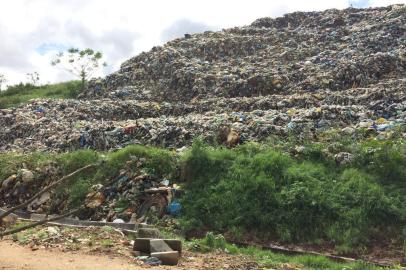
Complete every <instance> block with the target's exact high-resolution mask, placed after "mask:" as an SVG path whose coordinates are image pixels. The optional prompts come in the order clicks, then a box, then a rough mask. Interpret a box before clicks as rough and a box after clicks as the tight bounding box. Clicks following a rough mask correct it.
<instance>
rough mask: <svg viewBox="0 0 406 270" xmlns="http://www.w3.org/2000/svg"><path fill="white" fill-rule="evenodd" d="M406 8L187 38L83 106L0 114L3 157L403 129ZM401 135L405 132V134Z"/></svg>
mask: <svg viewBox="0 0 406 270" xmlns="http://www.w3.org/2000/svg"><path fill="white" fill-rule="evenodd" d="M405 33H406V7H405V6H404V5H393V6H388V7H383V8H369V9H355V8H348V9H345V10H335V9H332V10H326V11H323V12H295V13H291V14H286V15H285V16H283V17H279V18H275V19H273V18H262V19H258V20H256V21H254V22H253V23H252V24H251V25H248V26H244V27H235V28H231V29H226V30H223V31H220V32H210V31H208V32H204V33H200V34H194V35H189V34H186V35H185V37H184V38H180V39H175V40H173V41H170V42H168V43H166V44H165V45H164V46H159V47H154V48H152V49H151V50H150V51H149V52H143V53H141V54H139V55H138V56H136V57H134V58H132V59H129V60H128V61H126V62H124V63H123V64H122V66H121V68H120V69H119V70H118V71H117V72H115V73H113V74H110V75H108V76H107V77H106V78H104V79H102V80H93V81H91V82H90V83H89V86H88V88H87V90H86V91H85V92H84V93H82V94H81V95H80V96H79V99H77V100H34V101H32V102H30V103H29V104H27V105H24V106H21V107H18V108H13V109H7V110H0V126H1V127H2V128H1V129H0V151H9V150H17V151H31V150H34V149H35V150H48V151H70V150H74V149H79V148H93V149H100V150H110V149H117V148H121V147H123V146H125V145H128V144H134V143H141V144H148V145H158V146H164V147H171V148H180V147H182V146H185V145H189V144H190V143H191V142H192V141H193V139H195V138H196V137H198V136H202V137H203V138H205V139H206V140H207V141H216V140H217V141H220V142H222V143H223V142H224V143H226V144H227V145H228V146H232V145H234V144H236V143H241V142H243V141H247V140H248V141H251V140H252V141H261V140H264V139H266V138H268V137H269V136H271V135H276V136H288V135H290V134H291V135H294V136H301V137H306V138H313V137H314V136H317V134H319V133H320V132H323V131H325V130H327V129H330V128H336V129H338V130H341V132H346V133H352V132H356V131H357V130H359V129H365V130H368V132H370V133H372V134H375V135H376V136H381V137H382V136H383V137H388V136H391V134H392V133H393V132H395V131H400V133H401V134H402V136H405V134H404V128H405V119H406V35H405ZM402 132H403V133H402Z"/></svg>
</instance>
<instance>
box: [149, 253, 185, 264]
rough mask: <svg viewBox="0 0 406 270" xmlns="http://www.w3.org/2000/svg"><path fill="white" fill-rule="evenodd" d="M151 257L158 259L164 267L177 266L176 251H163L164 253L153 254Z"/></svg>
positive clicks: (177, 254) (177, 256)
mask: <svg viewBox="0 0 406 270" xmlns="http://www.w3.org/2000/svg"><path fill="white" fill-rule="evenodd" d="M151 257H155V258H158V259H159V260H160V261H162V264H164V265H177V264H178V261H179V252H177V251H165V252H153V253H151Z"/></svg>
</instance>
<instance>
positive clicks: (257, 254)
mask: <svg viewBox="0 0 406 270" xmlns="http://www.w3.org/2000/svg"><path fill="white" fill-rule="evenodd" d="M186 246H187V247H188V248H189V249H191V250H194V251H200V252H213V251H223V252H228V253H230V254H234V255H248V256H250V257H252V258H253V259H254V260H255V261H257V262H258V264H259V265H260V266H262V267H266V268H270V269H301V270H325V269H329V270H382V269H388V270H389V269H391V270H396V269H400V268H399V267H397V266H393V267H387V268H382V267H378V266H374V265H371V264H367V263H365V262H362V261H359V262H336V261H332V260H331V259H329V258H327V257H324V256H315V255H297V256H291V255H285V254H281V253H275V252H272V251H269V250H262V249H259V248H257V247H253V246H250V247H243V248H242V247H237V246H236V245H233V244H230V243H228V242H227V241H226V240H225V239H224V237H223V236H222V235H215V234H213V233H207V235H206V237H205V238H203V239H195V240H193V241H190V242H186ZM286 264H288V265H289V266H290V268H288V267H287V266H286ZM284 265H285V267H284Z"/></svg>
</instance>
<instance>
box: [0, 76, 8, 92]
mask: <svg viewBox="0 0 406 270" xmlns="http://www.w3.org/2000/svg"><path fill="white" fill-rule="evenodd" d="M6 82H7V79H6V76H4V75H3V74H0V91H1V87H2V86H3V84H4V83H6Z"/></svg>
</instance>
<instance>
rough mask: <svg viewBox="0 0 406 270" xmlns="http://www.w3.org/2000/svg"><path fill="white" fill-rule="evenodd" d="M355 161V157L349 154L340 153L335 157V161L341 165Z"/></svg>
mask: <svg viewBox="0 0 406 270" xmlns="http://www.w3.org/2000/svg"><path fill="white" fill-rule="evenodd" d="M353 159H354V156H353V155H352V154H351V153H348V152H340V153H338V154H336V155H334V160H335V161H336V163H337V164H339V165H346V164H350V163H351V162H352V161H353Z"/></svg>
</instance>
